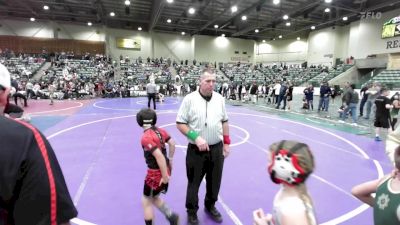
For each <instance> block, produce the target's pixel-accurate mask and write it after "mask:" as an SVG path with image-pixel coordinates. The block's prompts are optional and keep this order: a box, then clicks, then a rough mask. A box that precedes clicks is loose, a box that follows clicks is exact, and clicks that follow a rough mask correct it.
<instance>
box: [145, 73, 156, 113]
mask: <svg viewBox="0 0 400 225" xmlns="http://www.w3.org/2000/svg"><path fill="white" fill-rule="evenodd" d="M146 92H147V98H148V101H147V107H148V108H150V101H151V99H153V108H154V110H156V92H157V86H156V84H155V83H154V80H153V79H151V80H150V83H148V84H147V86H146Z"/></svg>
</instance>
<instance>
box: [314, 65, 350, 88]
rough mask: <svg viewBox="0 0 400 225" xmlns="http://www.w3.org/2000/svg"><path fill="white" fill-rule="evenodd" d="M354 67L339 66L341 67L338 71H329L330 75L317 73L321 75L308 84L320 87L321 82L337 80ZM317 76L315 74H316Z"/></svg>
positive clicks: (338, 67)
mask: <svg viewBox="0 0 400 225" xmlns="http://www.w3.org/2000/svg"><path fill="white" fill-rule="evenodd" d="M351 67H352V65H339V66H337V69H336V70H335V69H330V70H329V71H328V73H326V72H325V73H324V72H323V73H319V72H317V73H319V74H318V75H316V76H313V78H311V79H310V80H309V81H308V83H311V84H313V85H319V84H321V82H322V81H323V80H325V81H329V80H332V79H333V78H335V77H336V76H338V75H340V74H342V73H344V72H346V71H347V70H348V69H350V68H351ZM314 73H315V71H314ZM314 75H315V74H314Z"/></svg>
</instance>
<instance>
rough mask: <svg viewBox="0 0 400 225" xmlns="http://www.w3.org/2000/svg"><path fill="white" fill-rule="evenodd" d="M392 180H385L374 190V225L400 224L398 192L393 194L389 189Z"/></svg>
mask: <svg viewBox="0 0 400 225" xmlns="http://www.w3.org/2000/svg"><path fill="white" fill-rule="evenodd" d="M391 181H392V178H389V179H387V180H385V182H383V183H382V184H381V185H379V187H378V189H377V190H376V196H375V205H374V224H375V225H399V224H400V192H399V193H394V192H393V191H392V190H391V188H390V187H389V185H390V182H391Z"/></svg>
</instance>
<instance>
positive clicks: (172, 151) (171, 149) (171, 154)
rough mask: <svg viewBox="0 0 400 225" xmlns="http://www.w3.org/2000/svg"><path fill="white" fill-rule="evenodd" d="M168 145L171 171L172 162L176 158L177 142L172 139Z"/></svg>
mask: <svg viewBox="0 0 400 225" xmlns="http://www.w3.org/2000/svg"><path fill="white" fill-rule="evenodd" d="M167 144H168V159H169V166H170V169H171V170H172V160H173V158H174V154H175V141H174V140H173V139H172V138H170V139H169V140H168V142H167Z"/></svg>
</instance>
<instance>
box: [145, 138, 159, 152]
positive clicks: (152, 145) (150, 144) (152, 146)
mask: <svg viewBox="0 0 400 225" xmlns="http://www.w3.org/2000/svg"><path fill="white" fill-rule="evenodd" d="M141 144H142V146H143V149H144V150H145V151H149V152H151V153H153V152H154V151H155V150H156V149H157V148H158V145H157V143H156V142H155V141H154V140H153V139H152V138H151V137H143V138H142V141H141Z"/></svg>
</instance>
